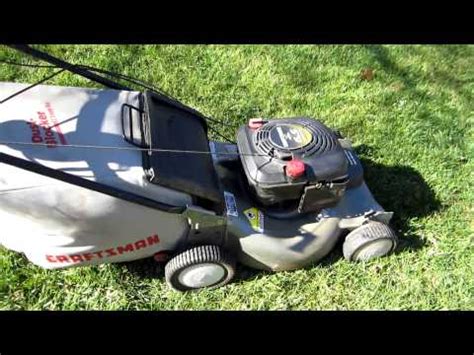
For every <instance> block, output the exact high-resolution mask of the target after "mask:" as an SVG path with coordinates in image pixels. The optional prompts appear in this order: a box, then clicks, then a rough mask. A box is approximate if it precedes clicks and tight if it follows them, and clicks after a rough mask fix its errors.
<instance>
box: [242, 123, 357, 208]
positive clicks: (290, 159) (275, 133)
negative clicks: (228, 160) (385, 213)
mask: <svg viewBox="0 0 474 355" xmlns="http://www.w3.org/2000/svg"><path fill="white" fill-rule="evenodd" d="M237 145H238V148H239V151H240V153H241V154H242V155H241V161H242V165H243V167H244V171H245V174H246V176H247V180H248V183H249V186H250V189H251V191H252V193H253V195H254V197H255V198H256V199H257V201H258V202H260V203H261V204H262V205H263V206H264V207H265V208H272V207H273V208H276V209H297V210H298V212H299V213H306V212H316V211H320V210H321V209H323V208H326V207H331V206H335V205H336V204H337V203H338V202H339V201H340V200H341V198H342V196H343V195H344V192H345V190H346V186H347V183H348V163H347V158H346V155H345V154H344V149H343V147H342V146H341V144H340V142H339V139H338V136H337V135H336V133H335V132H333V131H332V130H331V129H329V128H328V127H326V126H325V125H324V124H323V123H321V122H319V121H317V120H314V119H310V118H292V119H278V120H271V121H265V120H262V119H253V120H251V121H250V122H249V124H248V125H246V126H243V127H241V128H240V130H239V132H238V134H237Z"/></svg>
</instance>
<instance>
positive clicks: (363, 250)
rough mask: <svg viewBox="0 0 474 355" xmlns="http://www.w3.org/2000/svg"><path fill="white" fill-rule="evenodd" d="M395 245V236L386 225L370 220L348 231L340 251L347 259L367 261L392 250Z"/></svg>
mask: <svg viewBox="0 0 474 355" xmlns="http://www.w3.org/2000/svg"><path fill="white" fill-rule="evenodd" d="M396 246H397V236H396V235H395V232H394V231H393V229H392V228H390V227H389V226H388V225H386V224H384V223H381V222H375V221H371V222H368V223H367V224H364V225H362V226H360V227H359V228H357V229H354V230H353V231H352V232H350V233H349V234H348V235H347V237H346V240H345V241H344V244H343V245H342V252H343V254H344V257H345V258H346V259H347V260H349V261H367V260H371V259H374V258H378V257H381V256H384V255H387V254H389V253H390V252H392V251H393V250H394V249H395V248H396Z"/></svg>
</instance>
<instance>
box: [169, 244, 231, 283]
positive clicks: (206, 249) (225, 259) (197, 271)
mask: <svg viewBox="0 0 474 355" xmlns="http://www.w3.org/2000/svg"><path fill="white" fill-rule="evenodd" d="M234 274H235V260H234V258H233V257H232V256H231V255H229V254H228V253H226V252H225V251H223V250H222V248H220V247H219V246H217V245H201V246H198V247H194V248H191V249H188V250H186V251H184V252H182V253H181V254H178V255H176V256H175V257H174V258H172V259H171V260H170V261H169V262H168V263H167V264H166V266H165V278H166V282H167V283H168V285H169V286H170V287H171V288H173V289H175V290H178V291H189V290H198V289H201V288H217V287H220V286H223V285H225V284H227V283H228V282H229V281H230V280H231V279H232V278H233V277H234Z"/></svg>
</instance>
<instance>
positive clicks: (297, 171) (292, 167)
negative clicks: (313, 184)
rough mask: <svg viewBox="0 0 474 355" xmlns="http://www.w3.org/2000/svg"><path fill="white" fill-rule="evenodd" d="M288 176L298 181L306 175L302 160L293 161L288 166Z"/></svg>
mask: <svg viewBox="0 0 474 355" xmlns="http://www.w3.org/2000/svg"><path fill="white" fill-rule="evenodd" d="M285 170H286V176H288V177H290V178H293V179H296V178H299V177H301V176H303V175H304V172H305V165H304V163H303V162H302V161H301V160H298V159H293V160H290V161H289V162H288V163H287V164H286V169H285Z"/></svg>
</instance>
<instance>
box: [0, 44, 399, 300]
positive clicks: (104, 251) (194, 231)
mask: <svg viewBox="0 0 474 355" xmlns="http://www.w3.org/2000/svg"><path fill="white" fill-rule="evenodd" d="M12 47H14V48H15V49H17V50H20V51H22V52H23V53H26V54H29V55H32V56H34V57H35V58H37V59H41V60H43V61H47V62H49V64H50V66H51V67H52V68H59V69H60V70H59V71H56V72H55V73H54V74H53V75H57V74H59V73H60V72H62V71H65V70H67V71H69V72H72V73H75V74H78V75H81V76H83V77H85V78H88V79H90V80H93V81H95V82H96V83H100V84H103V85H105V86H106V87H107V88H104V89H88V88H79V87H64V86H53V85H46V84H43V83H44V82H45V81H46V80H48V79H50V78H51V77H52V76H53V75H50V76H48V77H46V78H45V79H43V80H42V81H40V82H38V83H35V84H32V85H27V84H20V83H8V82H2V83H0V100H2V101H0V102H1V105H0V206H1V208H0V221H1V225H2V232H1V234H0V243H1V244H2V245H3V246H4V247H5V248H8V249H11V250H15V251H17V252H21V253H24V254H25V255H26V257H27V258H28V259H29V260H30V261H31V262H33V263H34V264H36V265H39V266H41V267H44V268H48V269H59V268H68V267H75V266H85V265H97V264H102V263H115V262H126V261H132V260H138V259H142V258H149V257H154V258H155V260H157V261H159V262H166V264H165V279H166V281H167V283H168V284H169V285H170V286H171V287H172V288H173V289H176V290H180V291H187V290H197V289H202V288H215V287H219V286H223V285H225V284H227V283H228V282H229V281H231V280H232V278H233V276H234V274H235V268H236V263H237V262H240V263H241V264H244V265H246V266H248V267H251V268H256V269H261V270H270V271H282V270H294V269H298V268H303V267H306V266H308V265H310V264H312V263H315V262H317V261H319V260H321V259H322V258H323V257H325V256H326V255H328V253H329V252H330V251H331V250H332V249H333V248H334V247H335V246H336V244H337V242H338V240H340V238H343V237H344V238H345V239H344V242H343V245H342V249H343V255H344V257H345V258H346V259H347V260H349V261H366V260H369V259H372V258H376V257H381V256H384V255H386V254H388V253H390V252H392V251H393V250H394V249H395V247H396V244H397V237H396V235H395V233H394V231H393V230H392V229H391V228H390V227H389V225H388V224H389V221H390V219H391V217H392V213H391V212H386V211H384V209H383V208H382V207H381V206H380V205H379V204H378V203H377V202H376V201H375V199H374V197H373V196H372V194H371V192H370V191H369V189H368V187H367V186H366V184H365V182H364V178H363V168H362V165H361V162H360V160H359V158H358V157H357V155H356V153H355V152H354V150H353V148H352V146H351V143H350V141H349V140H348V139H347V138H344V137H343V136H342V134H341V133H340V132H338V131H334V130H332V129H330V128H328V127H327V126H326V125H325V124H324V123H323V122H321V121H320V120H317V119H314V118H310V117H293V118H275V119H267V118H252V119H250V120H249V121H248V123H246V124H244V125H242V126H241V127H240V128H239V129H238V131H237V135H236V137H237V139H236V143H234V142H218V141H210V140H209V139H208V130H209V127H210V126H208V121H209V122H211V121H212V120H213V119H211V118H209V117H206V116H204V115H203V114H201V113H199V112H198V111H196V110H194V109H192V108H190V107H188V106H186V105H184V104H183V103H181V102H179V101H178V100H176V99H173V98H171V97H170V96H168V95H166V94H164V93H162V92H161V91H159V90H157V89H154V88H150V87H149V86H146V85H145V84H143V82H140V81H138V80H133V79H131V78H129V77H126V76H124V75H120V74H117V73H115V74H116V75H115V78H120V79H124V80H126V81H128V82H132V83H136V84H137V83H138V84H140V85H142V86H143V87H144V88H145V89H144V90H132V89H131V88H129V87H127V86H125V85H122V84H120V83H119V81H118V80H117V81H115V80H113V79H110V78H109V77H110V76H113V72H107V71H105V70H100V69H97V68H93V67H87V66H85V65H76V64H71V63H68V62H65V61H63V60H62V59H59V58H57V57H54V56H52V55H50V54H48V53H46V52H43V51H40V50H38V49H35V48H33V47H30V46H26V45H21V46H12Z"/></svg>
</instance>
